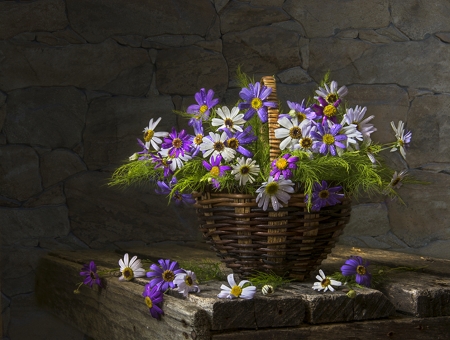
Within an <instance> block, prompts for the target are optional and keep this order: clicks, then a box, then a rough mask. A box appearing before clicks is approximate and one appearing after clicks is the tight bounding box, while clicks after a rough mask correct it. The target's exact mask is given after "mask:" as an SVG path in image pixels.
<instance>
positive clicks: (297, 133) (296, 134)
mask: <svg viewBox="0 0 450 340" xmlns="http://www.w3.org/2000/svg"><path fill="white" fill-rule="evenodd" d="M289 136H290V137H291V138H293V139H300V138H302V130H300V128H299V127H298V126H294V127H293V128H291V129H290V130H289Z"/></svg>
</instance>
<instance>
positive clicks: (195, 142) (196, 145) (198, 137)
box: [190, 121, 205, 157]
mask: <svg viewBox="0 0 450 340" xmlns="http://www.w3.org/2000/svg"><path fill="white" fill-rule="evenodd" d="M193 128H194V136H191V150H190V152H191V154H192V157H195V156H197V154H198V153H199V151H200V144H202V143H203V137H204V136H205V135H204V132H203V124H202V122H201V121H200V123H199V124H195V125H194V126H193Z"/></svg>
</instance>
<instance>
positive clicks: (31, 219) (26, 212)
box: [0, 205, 70, 245]
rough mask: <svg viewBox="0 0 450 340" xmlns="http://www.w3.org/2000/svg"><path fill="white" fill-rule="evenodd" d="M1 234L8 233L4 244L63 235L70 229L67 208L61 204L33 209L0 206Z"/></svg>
mask: <svg viewBox="0 0 450 340" xmlns="http://www.w3.org/2000/svg"><path fill="white" fill-rule="evenodd" d="M0 214H1V220H2V221H3V222H2V223H3V225H4V227H3V230H2V234H3V235H6V234H7V235H8V237H7V238H4V240H3V241H2V243H3V244H4V245H14V244H19V243H20V242H22V241H23V240H39V238H42V237H59V236H65V235H67V234H68V233H69V231H70V225H69V219H68V210H67V207H66V206H65V205H63V206H47V207H40V208H35V209H31V208H30V209H7V208H0Z"/></svg>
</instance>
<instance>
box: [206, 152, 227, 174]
mask: <svg viewBox="0 0 450 340" xmlns="http://www.w3.org/2000/svg"><path fill="white" fill-rule="evenodd" d="M221 161H222V156H221V155H217V156H216V157H215V158H214V156H211V157H210V158H209V163H208V162H207V161H203V162H202V164H203V166H204V167H205V168H206V170H208V171H209V173H210V175H211V176H212V177H221V176H223V173H224V172H225V171H226V170H231V167H230V166H228V165H220V162H221Z"/></svg>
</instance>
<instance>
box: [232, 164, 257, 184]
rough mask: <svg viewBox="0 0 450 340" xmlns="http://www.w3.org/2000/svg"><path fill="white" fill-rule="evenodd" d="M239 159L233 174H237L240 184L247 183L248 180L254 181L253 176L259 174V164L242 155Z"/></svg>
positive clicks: (236, 177)
mask: <svg viewBox="0 0 450 340" xmlns="http://www.w3.org/2000/svg"><path fill="white" fill-rule="evenodd" d="M237 161H238V163H237V164H236V165H234V166H233V169H232V170H231V174H232V175H235V176H234V178H235V179H236V181H239V185H245V184H246V183H247V182H250V183H253V182H254V181H255V178H254V177H253V176H258V174H259V165H257V164H256V161H255V160H252V159H251V158H247V159H245V158H244V157H240V158H238V159H237Z"/></svg>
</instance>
